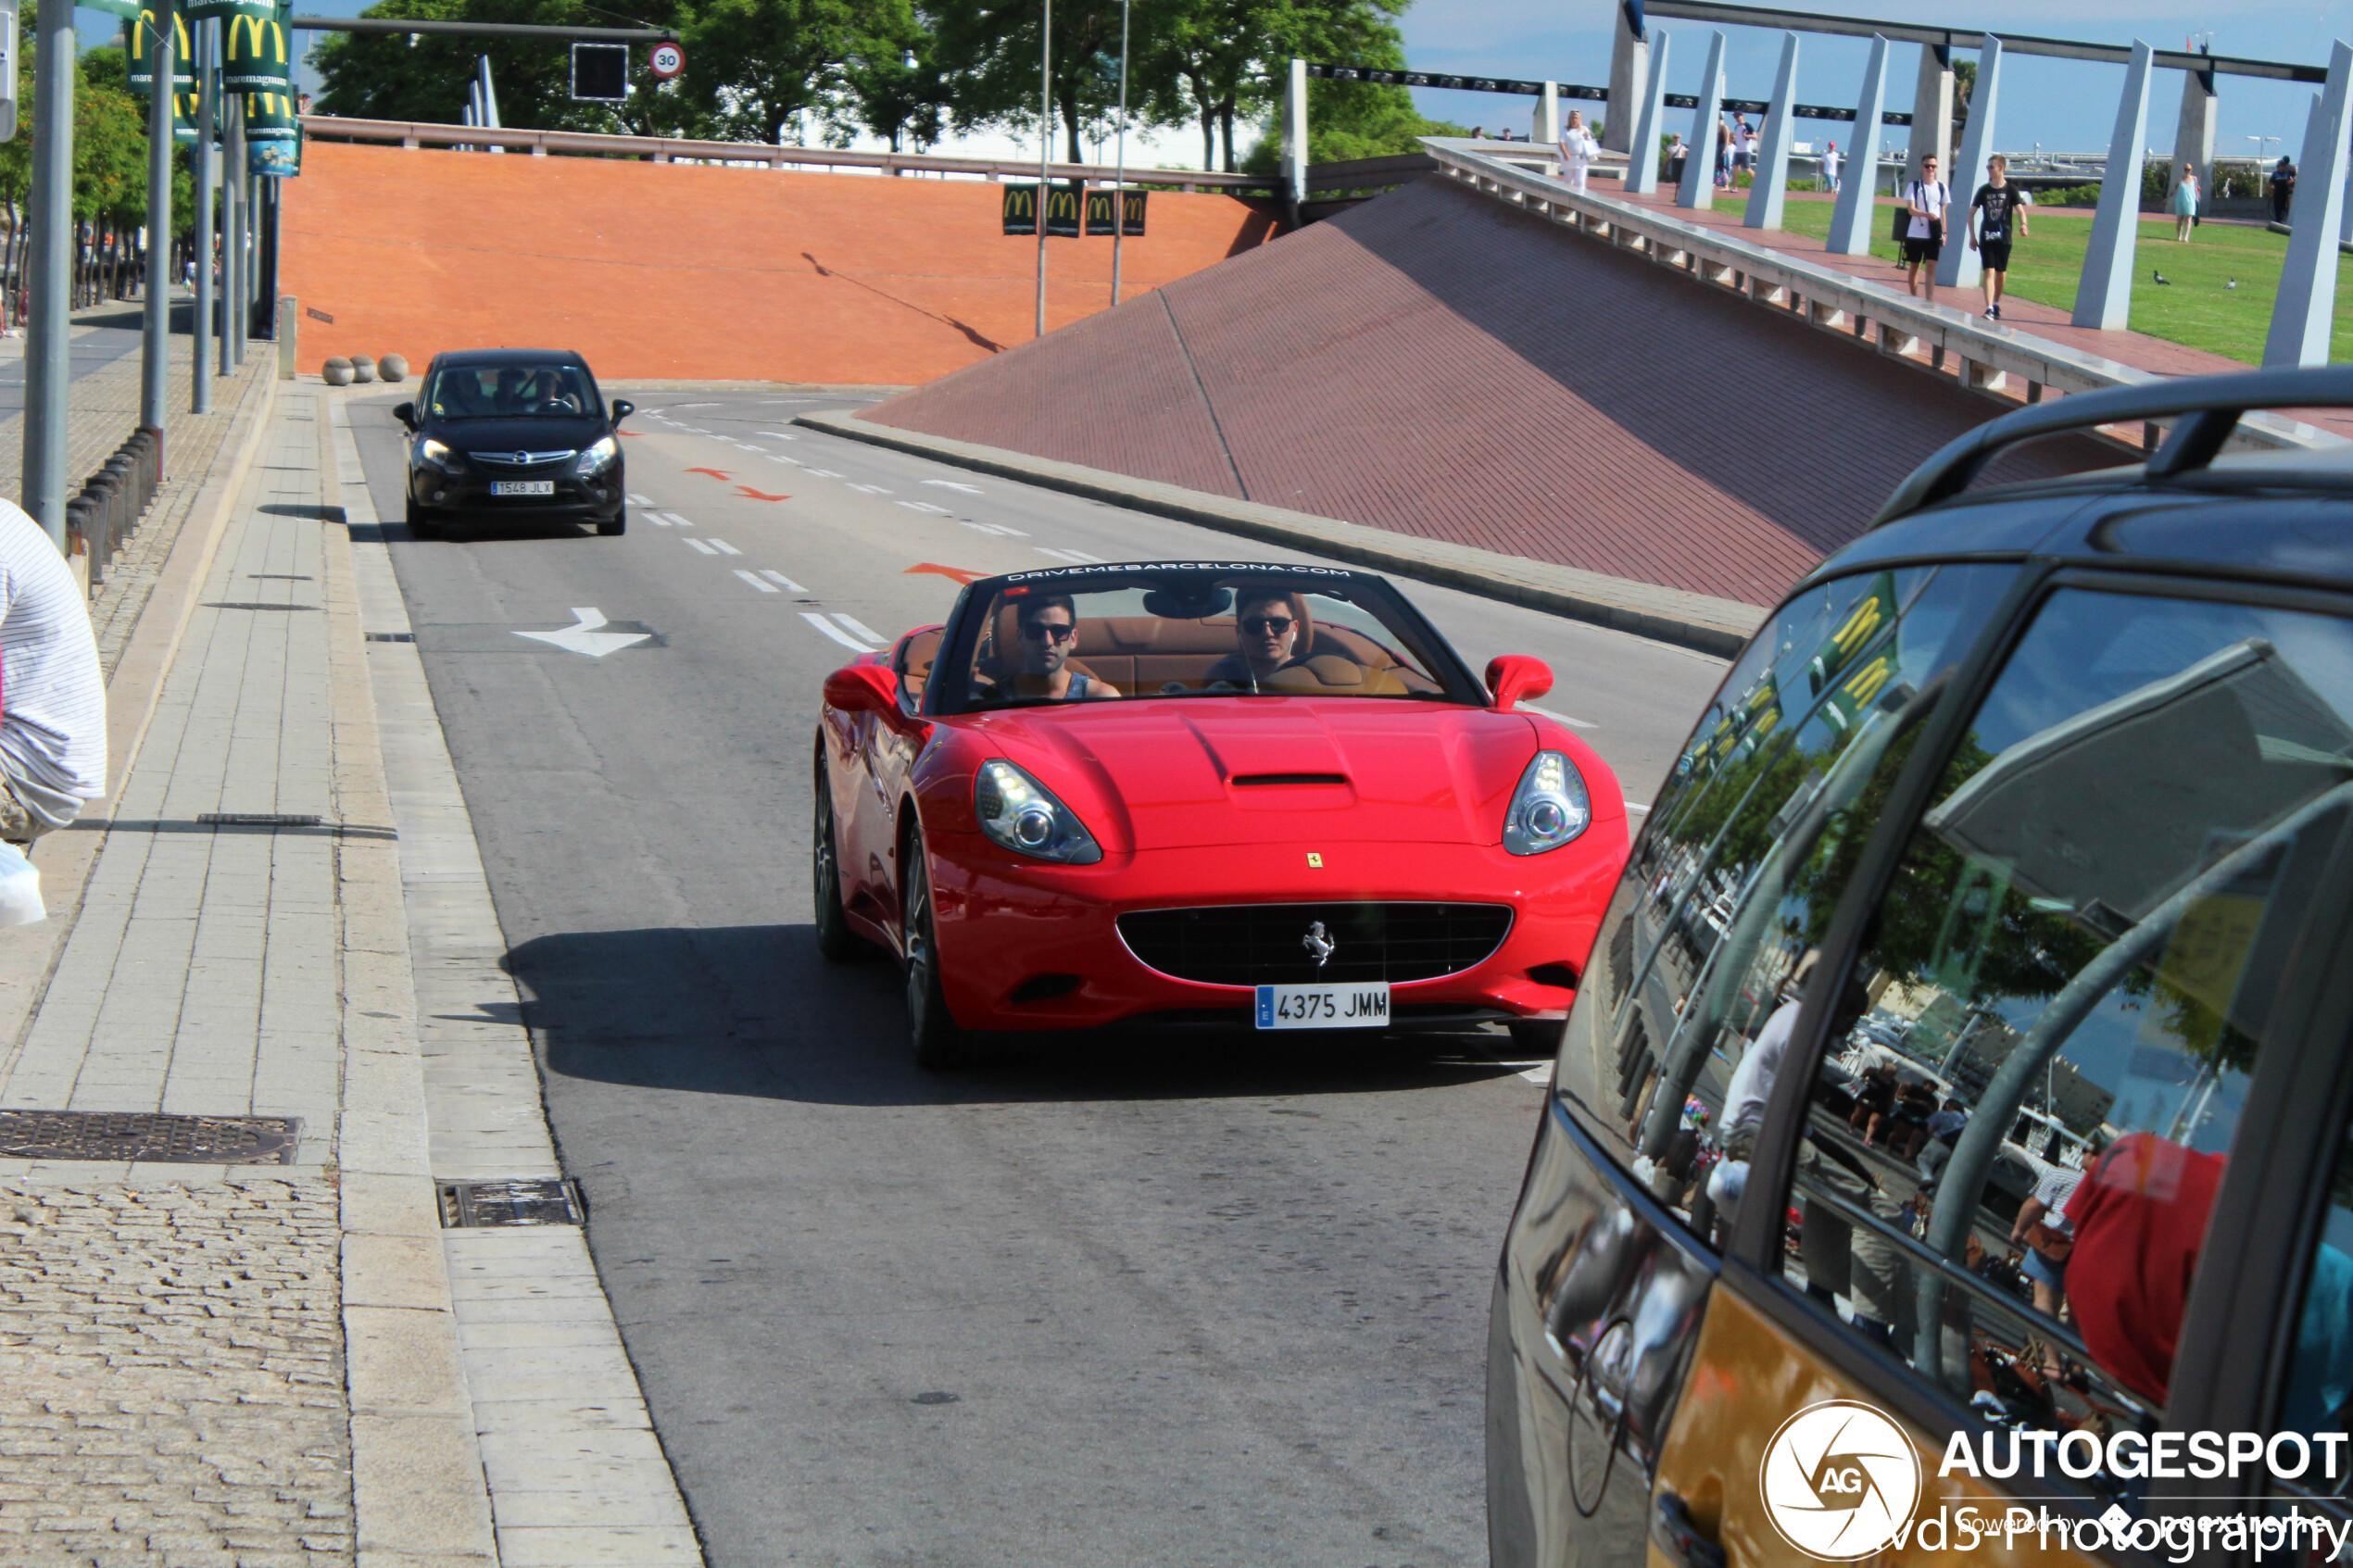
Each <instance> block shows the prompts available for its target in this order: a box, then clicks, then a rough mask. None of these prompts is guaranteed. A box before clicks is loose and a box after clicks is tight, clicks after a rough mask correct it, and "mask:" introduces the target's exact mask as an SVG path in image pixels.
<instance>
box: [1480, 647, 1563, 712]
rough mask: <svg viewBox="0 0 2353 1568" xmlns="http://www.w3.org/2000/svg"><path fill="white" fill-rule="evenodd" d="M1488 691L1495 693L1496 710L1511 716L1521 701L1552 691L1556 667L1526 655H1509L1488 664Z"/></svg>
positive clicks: (1491, 660) (1492, 660)
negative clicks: (1510, 713)
mask: <svg viewBox="0 0 2353 1568" xmlns="http://www.w3.org/2000/svg"><path fill="white" fill-rule="evenodd" d="M1487 689H1488V690H1489V691H1491V692H1493V693H1494V694H1495V711H1496V712H1498V713H1508V712H1510V711H1511V710H1512V709H1514V708H1516V707H1517V706H1518V705H1519V704H1520V703H1521V702H1522V701H1524V700H1526V699H1528V698H1529V697H1539V696H1543V695H1544V694H1545V693H1546V692H1549V691H1551V690H1552V689H1553V667H1552V666H1551V665H1549V664H1547V663H1545V662H1544V661H1543V660H1542V659H1530V658H1529V657H1528V656H1527V655H1526V654H1524V653H1507V654H1505V655H1504V657H1503V658H1501V659H1490V660H1489V661H1488V664H1487Z"/></svg>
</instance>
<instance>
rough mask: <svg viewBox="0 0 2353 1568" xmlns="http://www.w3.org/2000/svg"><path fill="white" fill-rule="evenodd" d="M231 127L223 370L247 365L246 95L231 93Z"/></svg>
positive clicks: (224, 221) (225, 161)
mask: <svg viewBox="0 0 2353 1568" xmlns="http://www.w3.org/2000/svg"><path fill="white" fill-rule="evenodd" d="M227 96H228V99H229V125H228V131H227V133H226V134H224V135H223V136H222V137H221V138H220V144H221V163H222V165H223V166H224V167H223V168H222V169H221V170H220V188H221V189H222V190H223V191H225V192H226V193H227V194H226V195H225V196H224V197H223V198H222V200H221V203H220V244H221V250H222V259H221V267H220V368H221V370H224V371H227V370H237V369H238V368H240V367H241V366H243V365H244V364H245V272H246V270H247V269H248V268H250V267H251V266H252V265H253V263H252V259H251V255H250V253H249V252H248V251H247V250H246V249H245V227H246V214H245V208H246V207H249V206H251V205H252V203H251V202H250V200H249V199H248V193H249V192H250V191H251V189H252V187H251V186H250V185H248V184H247V183H246V182H245V94H243V93H231V94H228V95H227Z"/></svg>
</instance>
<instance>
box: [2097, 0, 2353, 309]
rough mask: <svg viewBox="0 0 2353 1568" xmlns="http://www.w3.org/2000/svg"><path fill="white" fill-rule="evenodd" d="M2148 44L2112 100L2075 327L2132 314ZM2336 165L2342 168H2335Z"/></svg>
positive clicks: (2138, 46) (2140, 47)
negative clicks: (2112, 119) (2104, 171)
mask: <svg viewBox="0 0 2353 1568" xmlns="http://www.w3.org/2000/svg"><path fill="white" fill-rule="evenodd" d="M2150 59H2151V56H2150V52H2149V46H2148V45H2147V44H2144V43H2142V42H2141V41H2140V40H2139V39H2137V38H2136V39H2134V40H2133V59H2132V63H2131V64H2129V65H2127V66H2126V67H2125V68H2124V94H2123V96H2122V97H2120V98H2119V99H2118V100H2117V102H2116V130H2115V132H2113V133H2112V134H2110V135H2109V137H2108V175H2107V178H2105V179H2103V180H2102V181H2101V182H2100V205H2099V210H2098V213H2097V214H2096V215H2095V217H2094V218H2093V220H2092V245H2091V248H2090V250H2089V251H2088V252H2087V253H2086V254H2085V256H2084V257H2083V276H2082V279H2081V280H2080V281H2079V282H2077V283H2076V285H2075V314H2074V316H2073V317H2072V318H2071V320H2073V321H2074V323H2075V324H2076V325H2077V326H2079V327H2097V328H2099V329H2100V330H2101V331H2103V332H2119V331H2121V330H2122V328H2123V326H2124V324H2125V323H2126V322H2127V321H2129V320H2132V316H2133V258H2134V257H2135V256H2136V254H2137V252H2138V247H2139V244H2140V238H2141V148H2142V147H2143V146H2144V145H2145V144H2146V143H2147V141H2148V129H2149V66H2150ZM2340 167H2342V165H2341V164H2340Z"/></svg>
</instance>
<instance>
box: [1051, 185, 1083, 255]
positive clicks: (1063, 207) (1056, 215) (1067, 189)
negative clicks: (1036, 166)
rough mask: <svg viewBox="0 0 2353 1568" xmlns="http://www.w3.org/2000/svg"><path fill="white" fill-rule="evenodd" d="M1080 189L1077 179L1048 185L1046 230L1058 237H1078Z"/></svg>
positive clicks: (1065, 238) (1073, 238)
mask: <svg viewBox="0 0 2353 1568" xmlns="http://www.w3.org/2000/svg"><path fill="white" fill-rule="evenodd" d="M1078 197H1079V190H1078V185H1077V182H1076V181H1069V180H1065V181H1062V182H1058V183H1056V184H1052V185H1049V186H1048V187H1046V232H1047V233H1048V234H1050V235H1051V236H1053V237H1054V238H1056V239H1063V240H1075V239H1076V238H1077V237H1078V220H1079V201H1078Z"/></svg>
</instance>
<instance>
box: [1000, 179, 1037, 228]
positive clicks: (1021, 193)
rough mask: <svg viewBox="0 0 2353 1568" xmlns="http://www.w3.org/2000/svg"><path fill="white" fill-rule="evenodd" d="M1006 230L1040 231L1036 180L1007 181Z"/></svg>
mask: <svg viewBox="0 0 2353 1568" xmlns="http://www.w3.org/2000/svg"><path fill="white" fill-rule="evenodd" d="M1004 217H1005V232H1006V233H1008V234H1034V233H1036V232H1038V185H1037V182H1035V181H1029V182H1024V181H1020V180H1008V181H1006V182H1005V213H1004Z"/></svg>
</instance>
